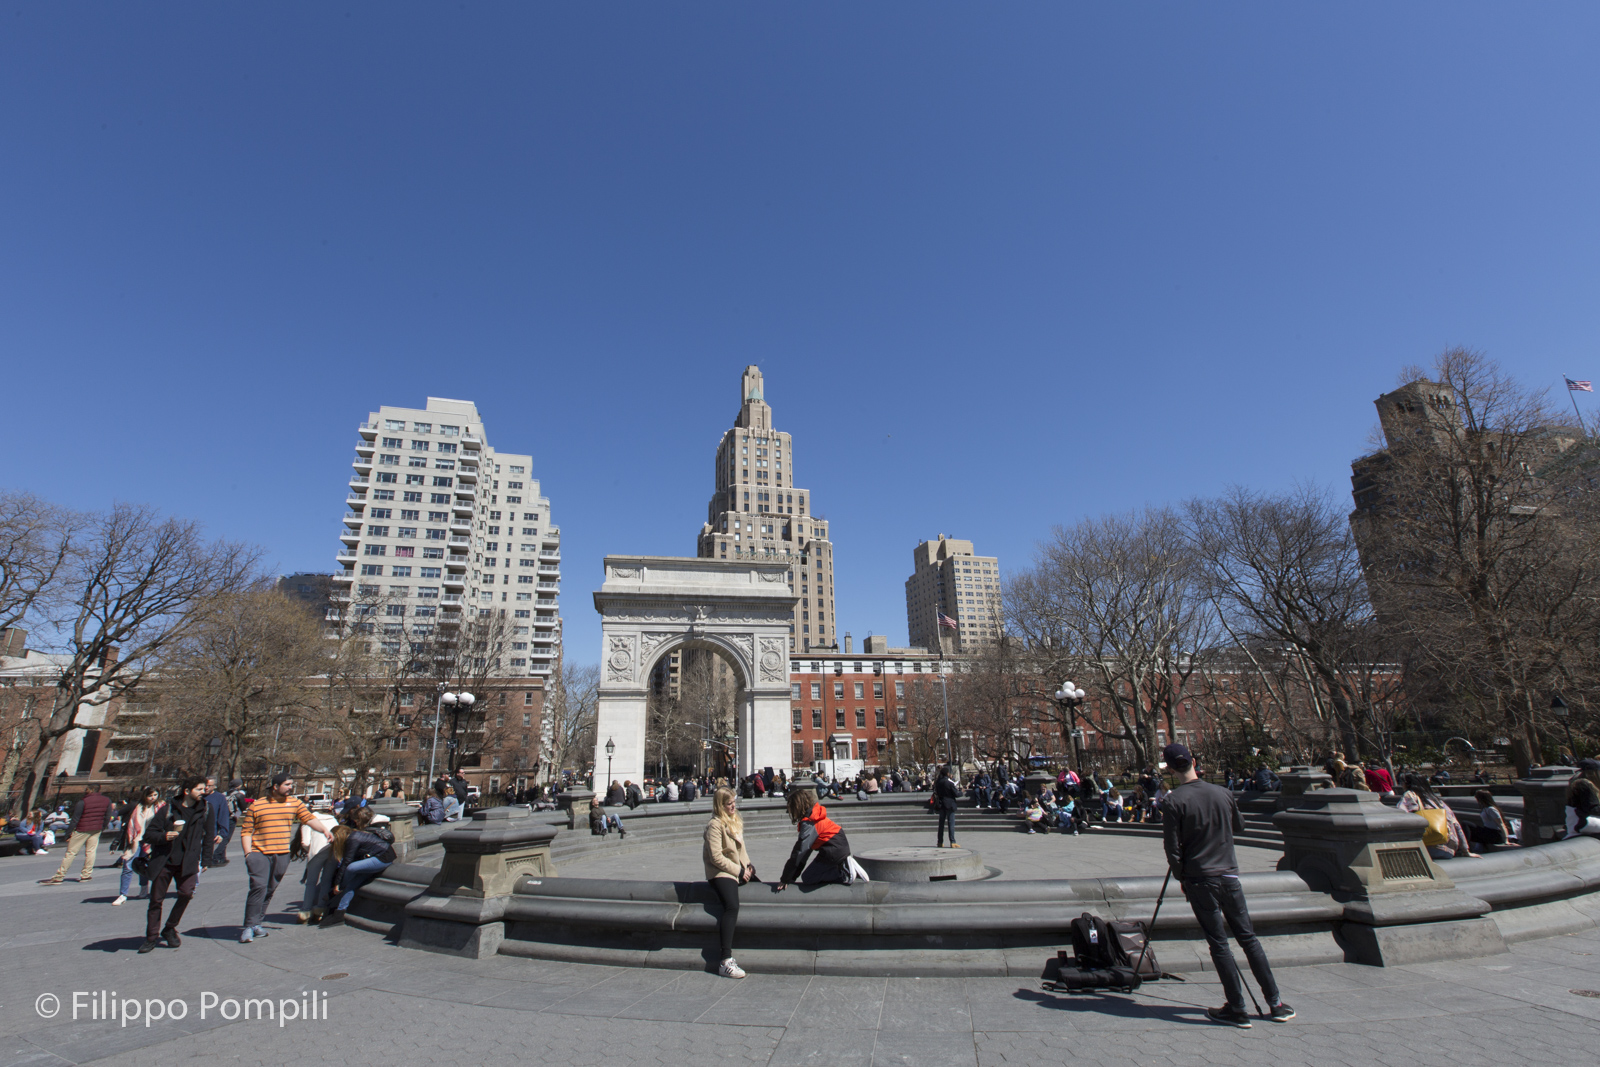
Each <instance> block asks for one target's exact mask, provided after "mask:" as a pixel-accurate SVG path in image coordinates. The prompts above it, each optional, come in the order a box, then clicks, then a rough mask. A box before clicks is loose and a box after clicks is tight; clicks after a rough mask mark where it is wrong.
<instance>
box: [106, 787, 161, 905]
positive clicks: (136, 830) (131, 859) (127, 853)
mask: <svg viewBox="0 0 1600 1067" xmlns="http://www.w3.org/2000/svg"><path fill="white" fill-rule="evenodd" d="M160 806H161V790H159V789H156V788H155V787H153V786H152V787H151V788H149V789H146V790H145V791H144V795H143V796H141V797H140V798H139V803H137V804H135V805H134V806H133V808H132V810H130V811H129V812H128V824H127V835H126V840H127V842H128V847H127V848H125V849H123V851H122V880H121V884H120V885H119V886H118V888H117V899H115V900H113V901H112V902H111V903H113V904H125V903H127V902H128V900H129V897H128V891H129V890H131V889H132V888H133V880H134V878H135V877H137V878H138V879H139V897H140V898H143V897H144V896H146V895H147V894H148V893H149V892H150V889H149V886H150V872H149V871H148V870H143V871H141V870H138V869H137V868H135V867H134V863H135V861H137V860H138V859H139V857H140V856H141V855H142V854H143V853H144V852H145V845H144V841H143V838H144V828H145V827H146V826H147V825H148V824H149V822H150V816H152V815H154V814H155V813H156V809H157V808H159V807H160Z"/></svg>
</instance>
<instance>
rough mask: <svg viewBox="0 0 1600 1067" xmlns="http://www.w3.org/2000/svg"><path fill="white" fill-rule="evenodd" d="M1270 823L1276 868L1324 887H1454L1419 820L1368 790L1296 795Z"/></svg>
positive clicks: (1362, 892) (1376, 890)
mask: <svg viewBox="0 0 1600 1067" xmlns="http://www.w3.org/2000/svg"><path fill="white" fill-rule="evenodd" d="M1322 777H1323V778H1324V779H1326V778H1327V775H1322ZM1272 824H1273V825H1274V826H1276V827H1277V828H1278V830H1279V831H1280V832H1281V833H1282V834H1283V842H1284V852H1283V859H1281V860H1279V861H1278V870H1280V871H1294V872H1295V873H1296V874H1298V875H1300V876H1301V877H1302V878H1304V879H1305V880H1306V881H1307V882H1308V883H1310V884H1311V885H1312V886H1314V887H1316V888H1319V889H1322V890H1323V891H1325V892H1330V893H1339V894H1348V895H1351V896H1355V897H1368V896H1371V895H1373V894H1383V893H1415V892H1419V891H1426V890H1440V889H1454V888H1455V883H1454V882H1452V881H1451V880H1450V879H1449V877H1448V876H1447V875H1446V874H1445V873H1444V872H1443V871H1442V870H1440V869H1439V865H1438V864H1436V863H1434V862H1433V860H1432V859H1431V858H1430V857H1429V856H1428V850H1427V849H1426V848H1424V847H1423V845H1422V834H1423V831H1425V830H1426V829H1427V827H1428V824H1427V821H1426V820H1424V819H1423V818H1422V816H1420V815H1413V814H1411V813H1410V812H1406V811H1401V810H1400V809H1399V808H1391V807H1389V806H1388V805H1386V804H1384V803H1383V802H1382V801H1381V800H1380V799H1378V794H1376V793H1369V792H1366V791H1365V790H1360V789H1318V790H1315V791H1314V792H1309V793H1302V794H1301V795H1300V796H1299V797H1298V798H1297V802H1296V806H1295V807H1294V808H1291V809H1289V810H1288V811H1280V812H1278V813H1277V814H1276V815H1274V816H1273V817H1272ZM1480 914H1481V913H1480Z"/></svg>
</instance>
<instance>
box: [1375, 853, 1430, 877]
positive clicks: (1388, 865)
mask: <svg viewBox="0 0 1600 1067" xmlns="http://www.w3.org/2000/svg"><path fill="white" fill-rule="evenodd" d="M1378 868H1379V870H1381V871H1382V872H1383V878H1384V881H1398V880H1402V879H1406V878H1432V877H1433V873H1432V872H1431V871H1429V870H1428V864H1427V862H1426V861H1425V860H1423V858H1422V853H1421V852H1418V851H1417V850H1416V849H1414V848H1382V849H1379V850H1378Z"/></svg>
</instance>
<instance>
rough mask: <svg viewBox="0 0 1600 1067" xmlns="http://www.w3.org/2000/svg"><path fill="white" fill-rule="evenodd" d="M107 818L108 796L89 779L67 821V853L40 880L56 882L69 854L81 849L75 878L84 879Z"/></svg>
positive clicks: (88, 874) (89, 872) (63, 872)
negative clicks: (49, 873)
mask: <svg viewBox="0 0 1600 1067" xmlns="http://www.w3.org/2000/svg"><path fill="white" fill-rule="evenodd" d="M110 820H111V798H109V797H107V796H104V795H102V794H101V792H100V784H99V783H98V782H96V783H92V784H91V785H90V786H89V793H88V795H87V796H84V797H82V798H80V799H79V800H78V802H77V803H76V804H74V805H73V806H72V818H71V821H69V822H68V824H67V833H68V834H69V835H70V837H69V839H68V841H67V854H66V855H64V856H62V857H61V866H59V867H57V868H56V873H55V874H53V875H51V876H50V877H49V878H46V879H44V880H43V881H42V882H40V884H41V885H60V884H61V881H62V879H63V878H65V877H66V875H67V868H68V867H70V866H72V860H73V857H75V856H76V855H77V854H78V853H79V852H82V853H83V870H81V871H79V872H78V881H80V882H87V881H88V880H89V879H90V878H92V877H94V857H95V853H96V852H98V851H99V850H100V834H101V832H102V831H104V830H105V828H106V824H107V823H108V822H110Z"/></svg>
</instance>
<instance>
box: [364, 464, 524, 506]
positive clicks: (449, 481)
mask: <svg viewBox="0 0 1600 1067" xmlns="http://www.w3.org/2000/svg"><path fill="white" fill-rule="evenodd" d="M399 479H400V476H399V475H398V474H394V473H391V472H389V471H380V472H379V473H378V476H377V480H378V481H379V482H380V483H382V484H384V485H394V484H396V483H397V482H398V481H399ZM406 484H407V485H427V484H428V479H427V477H426V476H425V475H421V474H408V475H406ZM455 484H456V482H455V479H454V478H443V477H436V478H434V479H433V485H434V488H436V489H448V488H450V487H451V486H452V485H455ZM379 499H387V500H393V499H394V497H393V496H390V497H380V498H379ZM507 499H508V500H509V499H510V498H509V497H507ZM521 502H522V501H521V500H520V499H519V500H518V501H517V503H519V504H520V503H521ZM437 503H444V501H437Z"/></svg>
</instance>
